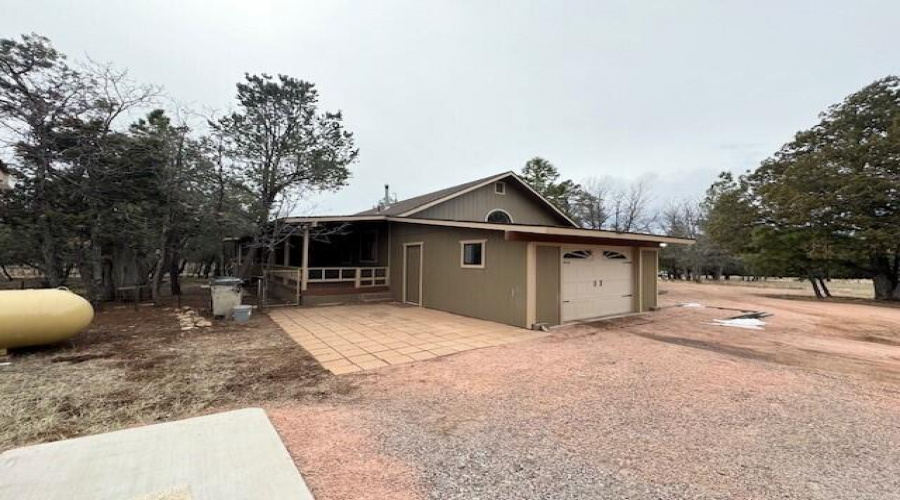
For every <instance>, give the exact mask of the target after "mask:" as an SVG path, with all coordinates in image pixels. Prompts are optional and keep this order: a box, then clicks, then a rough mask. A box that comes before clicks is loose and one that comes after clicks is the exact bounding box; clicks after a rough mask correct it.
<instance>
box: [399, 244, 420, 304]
mask: <svg viewBox="0 0 900 500" xmlns="http://www.w3.org/2000/svg"><path fill="white" fill-rule="evenodd" d="M403 302H406V303H408V304H415V305H417V306H420V305H422V245H421V244H420V243H415V244H407V245H405V246H404V247H403Z"/></svg>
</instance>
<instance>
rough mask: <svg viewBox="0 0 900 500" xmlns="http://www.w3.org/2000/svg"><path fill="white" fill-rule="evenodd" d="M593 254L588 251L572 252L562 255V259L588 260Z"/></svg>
mask: <svg viewBox="0 0 900 500" xmlns="http://www.w3.org/2000/svg"><path fill="white" fill-rule="evenodd" d="M592 254H593V252H591V251H590V250H573V251H571V252H566V253H564V254H563V258H564V259H590V258H591V255H592Z"/></svg>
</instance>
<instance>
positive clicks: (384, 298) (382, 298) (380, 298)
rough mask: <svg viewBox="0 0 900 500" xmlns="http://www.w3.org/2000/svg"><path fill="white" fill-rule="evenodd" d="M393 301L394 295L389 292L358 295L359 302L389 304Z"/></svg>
mask: <svg viewBox="0 0 900 500" xmlns="http://www.w3.org/2000/svg"><path fill="white" fill-rule="evenodd" d="M392 300H394V294H392V293H391V292H375V293H361V294H359V301H360V302H389V301H392Z"/></svg>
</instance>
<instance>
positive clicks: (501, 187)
mask: <svg viewBox="0 0 900 500" xmlns="http://www.w3.org/2000/svg"><path fill="white" fill-rule="evenodd" d="M494 194H506V183H505V182H495V183H494Z"/></svg>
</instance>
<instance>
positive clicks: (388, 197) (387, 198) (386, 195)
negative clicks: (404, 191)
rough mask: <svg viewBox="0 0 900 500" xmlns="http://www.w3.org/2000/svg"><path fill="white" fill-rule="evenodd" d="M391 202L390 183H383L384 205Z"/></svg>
mask: <svg viewBox="0 0 900 500" xmlns="http://www.w3.org/2000/svg"><path fill="white" fill-rule="evenodd" d="M390 202H391V185H390V184H385V185H384V205H385V206H387V205H388V204H389V203H390Z"/></svg>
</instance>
